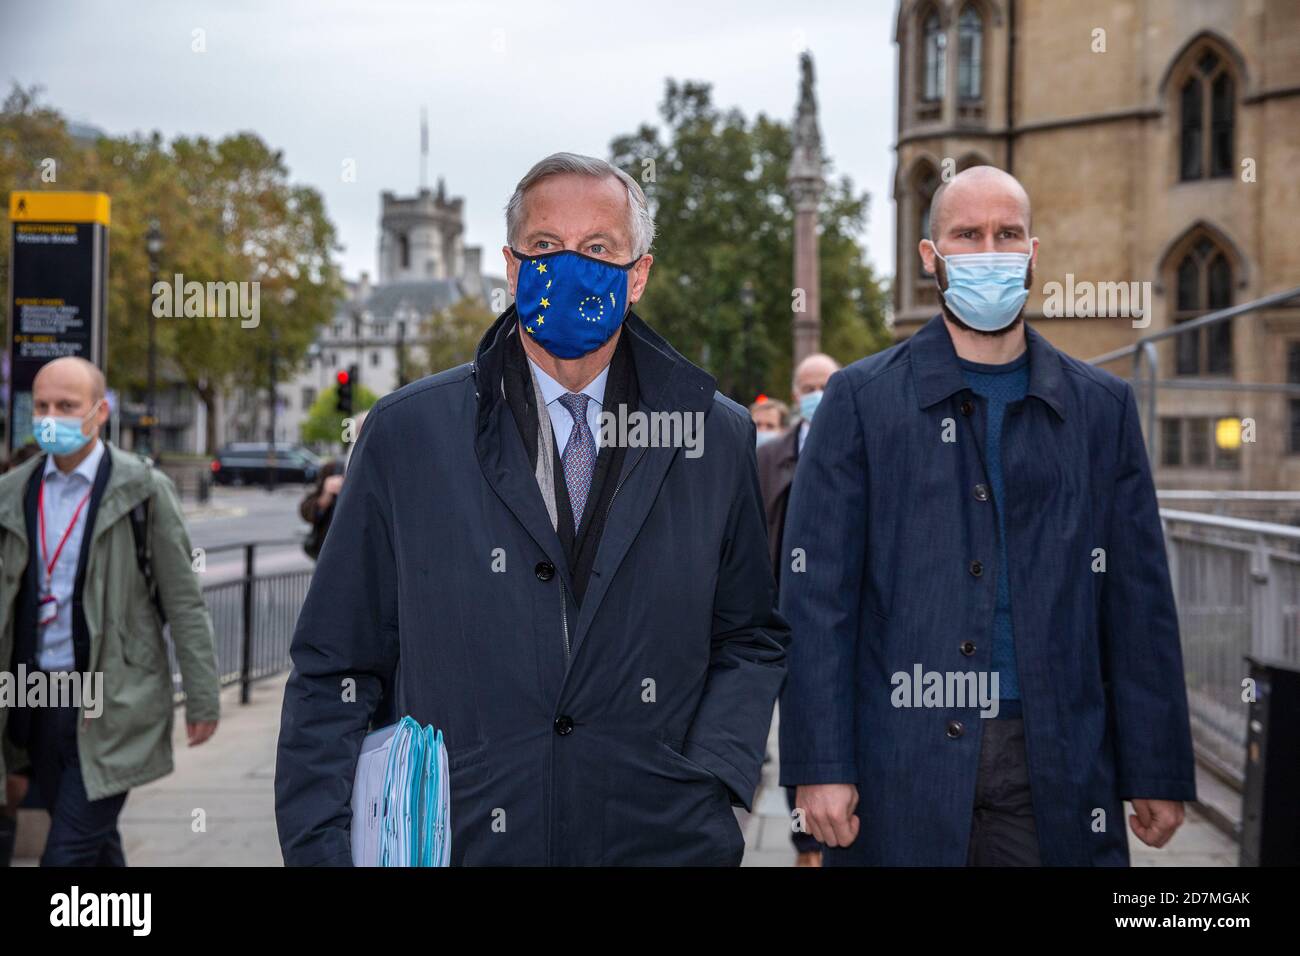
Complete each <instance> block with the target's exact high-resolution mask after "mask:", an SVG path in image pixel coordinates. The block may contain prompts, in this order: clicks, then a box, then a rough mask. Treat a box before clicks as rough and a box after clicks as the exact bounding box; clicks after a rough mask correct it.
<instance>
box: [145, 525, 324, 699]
mask: <svg viewBox="0 0 1300 956" xmlns="http://www.w3.org/2000/svg"><path fill="white" fill-rule="evenodd" d="M301 544H302V539H301V538H298V537H295V538H277V539H268V540H263V541H249V542H243V543H239V544H226V545H217V546H215V547H211V548H206V549H204V551H205V557H211V556H212V555H213V554H218V553H222V552H229V551H242V552H243V555H244V573H243V574H242V575H241V576H239V577H236V578H231V579H229V580H226V581H219V582H217V583H215V584H208V585H204V587H203V599H204V602H205V603H206V604H207V606H208V614H209V615H210V616H211V618H212V631H213V636H214V639H215V643H216V651H217V675H218V677H219V678H220V681H221V686H222V687H227V686H229V685H231V684H239V687H240V691H239V702H240V703H241V704H247V703H248V700H249V694H250V688H251V687H252V685H253V683H254V682H255V681H258V680H261V679H262V678H265V677H270V676H272V675H274V674H278V673H281V672H282V671H285V670H288V668H289V644H290V641H291V640H292V639H293V629H294V625H295V624H296V623H297V620H298V612H299V611H300V610H301V608H302V604H303V601H304V600H306V597H307V588H308V587H309V586H310V585H311V576H312V572H313V571H314V570H315V567H314V565H313V566H311V567H305V568H296V569H293V570H290V571H278V572H274V573H271V574H262V575H259V574H258V573H257V564H256V553H257V549H258V548H275V547H285V546H289V545H301ZM167 652H168V658H169V660H170V662H171V672H172V686H173V690H174V694H175V699H176V702H177V703H180V702H181V701H183V700H184V699H185V695H184V693H183V692H182V688H181V675H180V668H179V667H178V666H177V663H176V654H175V650H174V649H173V647H172V645H171V641H170V640H168V642H167Z"/></svg>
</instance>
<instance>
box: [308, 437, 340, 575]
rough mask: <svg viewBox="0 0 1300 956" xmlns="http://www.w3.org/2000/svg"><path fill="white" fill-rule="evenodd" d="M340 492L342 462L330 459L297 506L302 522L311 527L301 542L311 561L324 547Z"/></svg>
mask: <svg viewBox="0 0 1300 956" xmlns="http://www.w3.org/2000/svg"><path fill="white" fill-rule="evenodd" d="M342 490H343V462H341V461H339V460H338V459H337V458H331V459H330V460H329V461H327V462H325V464H324V465H322V466H321V469H320V474H319V475H318V476H317V477H316V486H315V487H314V488H312V490H311V491H309V492H307V494H306V496H305V497H304V498H303V499H302V504H300V505H299V506H298V514H299V515H301V516H302V520H303V521H306V522H307V523H308V524H310V525H311V530H310V531H308V532H307V537H306V538H305V539H304V540H303V543H302V549H303V550H304V551H306V552H307V556H308V557H309V558H311V559H312V560H313V561H315V560H316V559H317V558H318V557H319V556H320V549H321V548H323V547H324V546H325V535H326V533H327V532H328V531H329V528H330V521H332V520H333V518H334V505H335V503H336V502H337V501H338V496H339V492H340V491H342Z"/></svg>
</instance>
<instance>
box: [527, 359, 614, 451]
mask: <svg viewBox="0 0 1300 956" xmlns="http://www.w3.org/2000/svg"><path fill="white" fill-rule="evenodd" d="M528 364H529V365H531V366H532V367H533V374H534V375H536V376H537V386H538V388H540V389H541V390H542V400H543V401H544V402H546V411H547V414H549V415H550V416H551V430H552V431H554V432H555V447H556V448H558V449H559V450H560V457H564V448H565V446H566V445H568V444H569V435H571V434H572V433H573V416H572V415H570V414H569V410H568V409H567V408H565V407H564V406H563V405H561V404H560V399H561V398H562V397H563V396H565V395H568V394H569V390H568V389H567V388H565V387H564V386H563V385H561V384H560V383H559V382H557V381H556V380H555V379H553V378H551V376H549V375H547V374H546V373H545V372H543V371H542V370H541V369H540V368H538V366H537V363H536V362H534V361H533V360H532V359H528ZM608 378H609V366H608V365H606V366H605V367H604V368H603V369H601V370H600V374H599V375H597V376H596V377H595V378H593V379H592V380H591V382H590V383H589V384H588V385H587V387H586V388H584V389H583V390H582V394H583V395H586V396H587V397H588V398H590V399H591V401H589V402H588V403H587V427H588V428H590V429H591V439H592V441H593V442H595V443H596V449H597V450H598V451H599V449H600V409H601V406H602V405H604V403H605V381H606V380H607V379H608Z"/></svg>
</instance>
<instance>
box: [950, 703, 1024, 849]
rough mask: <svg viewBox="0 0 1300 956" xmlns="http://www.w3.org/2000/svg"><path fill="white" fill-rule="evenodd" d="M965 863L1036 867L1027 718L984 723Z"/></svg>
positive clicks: (994, 719) (995, 719) (991, 720)
mask: <svg viewBox="0 0 1300 956" xmlns="http://www.w3.org/2000/svg"><path fill="white" fill-rule="evenodd" d="M982 723H983V725H984V734H983V738H982V739H981V741H980V762H979V772H978V774H977V775H976V778H975V812H974V819H973V820H972V821H971V833H970V850H969V852H968V854H967V857H966V864H967V865H968V866H1039V865H1040V860H1039V855H1038V830H1037V828H1036V827H1035V825H1034V805H1033V802H1032V801H1031V800H1030V795H1029V765H1028V763H1027V762H1026V760H1025V722H1024V721H1023V720H1022V719H1019V718H1007V719H998V718H990V719H986V720H983V721H982Z"/></svg>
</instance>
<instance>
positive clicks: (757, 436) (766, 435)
mask: <svg viewBox="0 0 1300 956" xmlns="http://www.w3.org/2000/svg"><path fill="white" fill-rule="evenodd" d="M780 436H781V433H780V432H754V447H755V448H762V447H763V446H764V445H766V444H767V443H768V442H770V441H776V439H777V438H779V437H780Z"/></svg>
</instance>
